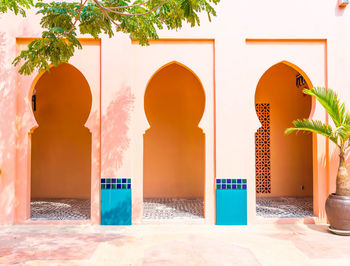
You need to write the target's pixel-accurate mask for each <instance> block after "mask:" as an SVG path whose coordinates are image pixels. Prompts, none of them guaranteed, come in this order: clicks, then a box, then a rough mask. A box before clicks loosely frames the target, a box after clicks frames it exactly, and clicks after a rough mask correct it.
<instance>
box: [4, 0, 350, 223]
mask: <svg viewBox="0 0 350 266" xmlns="http://www.w3.org/2000/svg"><path fill="white" fill-rule="evenodd" d="M337 2H338V1H336V0H318V1H303V0H295V1H279V0H264V1H261V0H252V1H248V2H247V1H222V3H220V4H219V6H218V8H217V13H218V17H217V18H214V19H213V21H212V22H211V23H209V22H208V21H207V18H206V16H205V15H203V16H202V21H201V27H199V28H190V27H188V26H185V27H184V28H183V29H182V30H180V31H177V32H176V31H174V32H171V31H167V30H163V31H161V32H160V37H161V38H162V40H161V41H155V42H152V43H151V45H150V46H149V47H140V46H138V45H137V44H135V43H132V42H131V41H130V40H129V39H128V36H125V35H122V34H119V33H118V34H117V35H116V36H115V37H114V38H113V39H108V38H106V37H102V39H101V40H100V41H94V40H85V41H84V42H83V47H84V48H83V50H81V51H78V52H77V53H76V55H75V56H74V57H73V58H72V60H71V61H70V63H71V64H72V65H73V66H75V67H76V68H77V69H79V71H81V72H82V73H83V75H84V76H85V78H86V80H87V81H88V83H89V86H90V88H91V92H92V99H93V100H92V110H91V114H90V116H89V119H88V121H87V123H86V126H87V127H88V128H89V130H90V131H91V132H92V164H91V166H92V169H91V171H92V186H91V193H92V194H91V195H92V220H91V222H92V223H99V178H100V177H101V176H103V177H107V176H115V177H132V179H133V221H134V223H137V222H141V221H142V219H141V217H142V205H141V203H142V178H143V176H142V170H143V168H142V166H143V140H142V136H143V134H144V133H145V131H146V130H147V129H148V128H149V125H148V122H147V119H146V116H145V112H144V93H145V89H146V86H147V83H148V81H149V79H150V78H151V76H152V75H153V74H154V73H155V72H156V71H157V70H158V69H159V68H161V67H162V66H164V65H166V64H168V63H169V62H172V61H177V62H179V63H181V64H184V65H186V66H187V67H188V68H189V69H191V70H192V71H193V72H194V73H195V74H196V75H197V76H198V78H199V79H200V80H201V82H202V84H203V88H204V90H205V95H206V106H205V110H204V113H203V117H202V120H201V122H200V124H199V127H200V128H202V129H203V131H204V132H205V134H206V140H205V141H206V151H205V156H206V158H205V160H206V172H205V178H206V181H205V214H206V221H207V222H208V223H214V222H215V218H214V217H215V208H214V206H215V201H214V197H215V194H214V193H215V191H214V185H213V184H214V178H215V176H216V177H232V178H236V177H237V178H239V177H241V178H247V179H248V222H249V223H253V222H254V221H255V187H254V184H255V171H254V161H255V160H254V132H255V131H256V129H257V128H258V127H259V126H260V124H259V121H258V119H257V116H256V113H255V108H254V95H255V90H256V87H257V84H258V82H259V79H260V78H261V76H262V75H263V73H265V71H266V70H267V69H269V68H270V67H271V66H273V65H275V64H277V63H279V62H282V61H284V60H285V61H288V62H290V63H293V64H294V65H296V66H298V67H299V68H300V69H301V70H302V71H304V72H305V73H306V74H307V76H308V77H309V78H310V80H311V82H312V84H313V85H314V86H329V87H331V88H333V89H335V90H336V91H338V92H339V94H340V95H341V97H342V98H343V99H344V100H345V101H346V102H348V103H349V104H350V91H349V90H348V87H349V86H350V75H348V73H349V72H350V49H349V47H350V34H349V31H348V24H349V23H348V22H349V21H350V7H346V8H345V9H340V8H339V7H338V6H337ZM39 34H40V27H39V20H38V18H34V17H33V13H32V12H29V13H28V16H27V18H21V17H15V16H14V15H11V14H7V15H3V14H2V15H1V16H0V171H1V172H0V210H1V213H0V224H11V223H23V222H25V221H26V219H27V218H28V216H29V209H28V200H29V194H30V185H29V183H30V182H29V180H30V178H29V173H30V168H28V166H29V165H30V156H29V150H30V141H29V138H28V133H29V132H30V131H31V129H33V127H35V126H36V122H35V119H34V117H33V115H32V112H31V108H30V99H29V95H30V91H31V89H32V84H33V82H34V80H35V78H36V77H37V73H35V74H33V75H31V76H29V77H21V76H19V75H18V74H17V72H16V69H15V68H14V67H13V66H12V65H11V61H12V59H13V58H14V57H15V55H16V54H17V53H18V52H19V49H21V48H22V47H24V45H25V44H26V42H28V40H27V39H25V38H32V37H37V36H39ZM81 37H86V36H81ZM23 38H24V39H23ZM312 114H313V117H314V118H317V119H321V120H325V119H326V115H325V113H324V111H323V110H322V108H320V106H318V105H316V106H315V107H314V110H313V113H312ZM313 157H314V160H313V173H314V176H313V189H314V200H315V201H314V202H315V206H314V208H315V209H314V212H315V214H316V215H318V216H319V217H320V218H324V207H323V206H324V201H325V199H326V197H327V195H328V193H330V192H333V191H334V189H335V187H334V177H335V174H336V169H337V156H336V150H335V149H334V147H333V146H329V145H328V143H327V142H326V141H325V140H324V139H323V138H322V137H316V136H314V137H313ZM315 195H316V196H315Z"/></svg>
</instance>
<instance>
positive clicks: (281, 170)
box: [255, 63, 313, 196]
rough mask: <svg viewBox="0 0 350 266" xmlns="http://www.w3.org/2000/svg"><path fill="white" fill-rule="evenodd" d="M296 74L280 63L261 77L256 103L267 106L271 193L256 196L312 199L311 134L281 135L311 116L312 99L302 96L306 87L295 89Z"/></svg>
mask: <svg viewBox="0 0 350 266" xmlns="http://www.w3.org/2000/svg"><path fill="white" fill-rule="evenodd" d="M299 74H300V73H299V72H297V71H296V70H294V69H293V68H291V67H290V66H287V65H286V64H283V63H279V64H277V65H275V66H273V67H271V68H270V69H268V70H267V71H266V72H265V73H264V75H263V76H262V77H261V79H260V81H259V84H258V86H257V88H256V93H255V103H269V104H270V143H271V146H270V150H271V158H270V159H271V193H268V194H265V193H261V194H257V196H312V191H313V173H312V134H293V135H289V136H286V135H285V134H284V131H285V130H286V129H287V128H288V127H290V126H291V125H292V123H291V121H293V120H296V119H304V118H308V117H309V115H310V113H311V108H312V99H311V97H310V96H306V95H304V94H303V93H302V89H303V88H307V85H304V86H302V87H300V88H297V86H296V76H297V75H299ZM301 186H304V190H302V189H301Z"/></svg>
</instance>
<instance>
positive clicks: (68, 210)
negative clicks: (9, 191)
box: [30, 199, 90, 220]
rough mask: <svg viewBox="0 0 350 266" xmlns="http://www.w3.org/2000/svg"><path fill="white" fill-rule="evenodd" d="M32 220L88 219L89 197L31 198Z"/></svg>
mask: <svg viewBox="0 0 350 266" xmlns="http://www.w3.org/2000/svg"><path fill="white" fill-rule="evenodd" d="M30 218H31V219H32V220H87V219H90V199H32V200H31V202H30Z"/></svg>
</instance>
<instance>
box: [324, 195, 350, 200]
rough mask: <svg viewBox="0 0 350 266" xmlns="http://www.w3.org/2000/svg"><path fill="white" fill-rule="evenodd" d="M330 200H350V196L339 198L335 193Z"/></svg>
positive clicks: (330, 196)
mask: <svg viewBox="0 0 350 266" xmlns="http://www.w3.org/2000/svg"><path fill="white" fill-rule="evenodd" d="M328 198H332V199H342V200H350V196H338V195H337V194H335V193H331V194H329V196H328Z"/></svg>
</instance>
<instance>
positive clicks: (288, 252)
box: [0, 223, 350, 266]
mask: <svg viewBox="0 0 350 266" xmlns="http://www.w3.org/2000/svg"><path fill="white" fill-rule="evenodd" d="M11 264H20V265H67V264H68V265H162V266H163V265H181V266H183V265H186V266H187V265H220V266H221V265H249V266H253V265H279V266H280V265H283V266H285V265H317V266H320V265H327V266H328V265H336V266H340V265H350V237H341V236H337V235H333V234H331V233H328V232H327V226H326V225H304V224H300V225H299V224H296V225H281V224H258V225H250V226H247V227H236V226H233V227H231V226H214V225H205V224H192V225H181V224H174V223H173V224H147V225H133V226H128V227H110V226H109V227H107V226H91V225H75V226H73V225H16V226H2V227H0V265H11Z"/></svg>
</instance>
